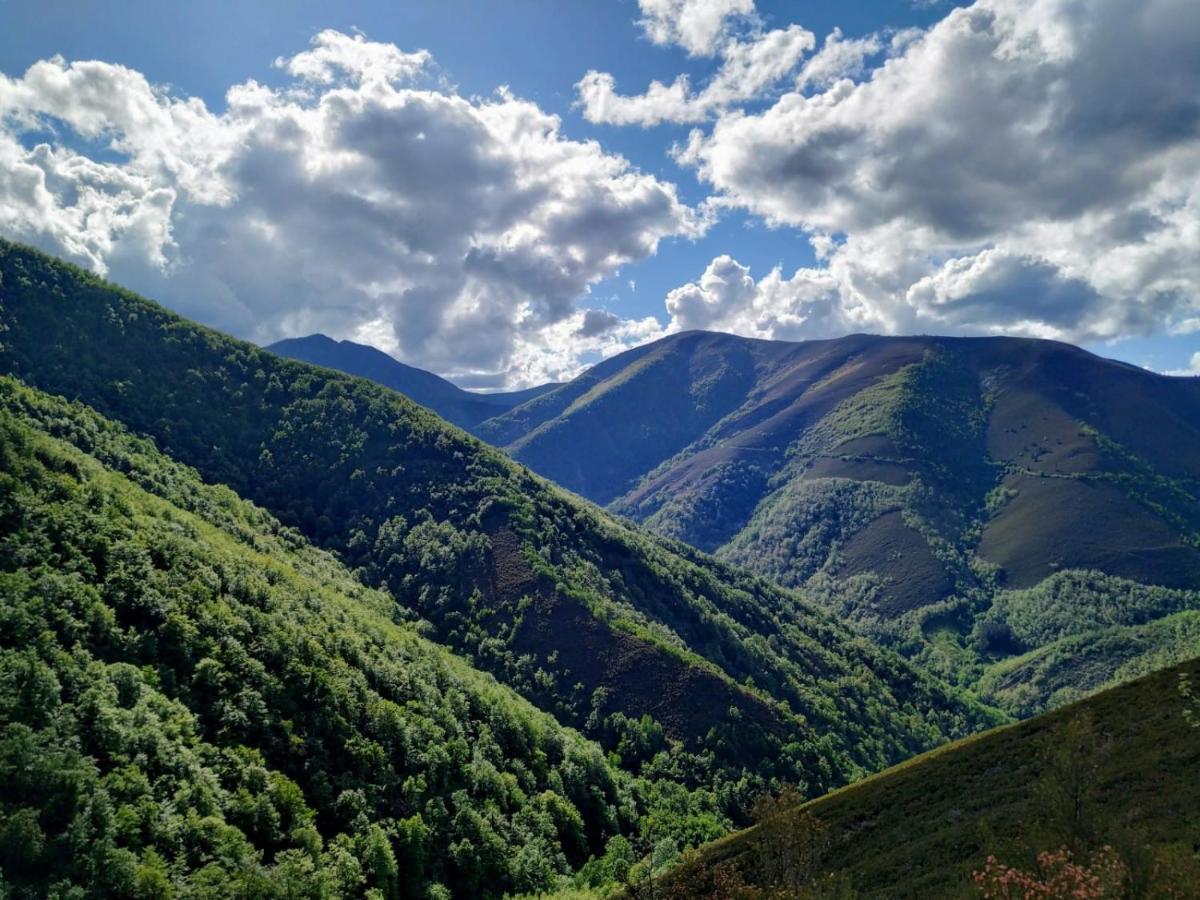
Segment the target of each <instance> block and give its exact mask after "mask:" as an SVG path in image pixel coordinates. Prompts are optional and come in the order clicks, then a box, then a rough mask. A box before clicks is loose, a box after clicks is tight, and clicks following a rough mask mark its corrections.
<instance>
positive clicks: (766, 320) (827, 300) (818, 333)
mask: <svg viewBox="0 0 1200 900" xmlns="http://www.w3.org/2000/svg"><path fill="white" fill-rule="evenodd" d="M666 303H667V312H668V313H669V314H670V316H671V319H670V323H669V325H668V330H670V331H688V330H691V329H704V330H707V331H729V332H733V333H736V334H742V335H746V336H748V337H761V338H768V339H774V340H799V339H803V338H812V337H823V336H826V335H832V334H842V333H845V331H846V330H847V328H848V325H849V320H848V319H847V318H846V317H845V316H844V315H843V311H842V309H841V306H840V303H839V297H838V285H837V281H836V279H835V278H834V277H833V276H832V275H831V274H830V273H829V272H826V271H822V270H819V269H804V268H802V269H799V270H798V271H796V272H795V273H794V274H793V275H792V276H791V277H790V278H785V277H784V275H783V271H782V269H781V268H779V267H776V268H774V269H772V270H771V271H770V272H769V273H768V274H767V275H766V276H764V277H763V278H761V279H759V280H758V281H755V280H754V278H753V277H752V276H751V274H750V269H749V267H748V266H744V265H742V264H741V263H739V262H738V261H737V260H735V259H733V258H732V257H730V256H728V255H722V256H718V257H717V258H716V259H714V260H713V261H712V262H711V263H709V265H708V267H707V268H706V269H705V270H704V274H703V275H701V276H700V278H699V280H698V281H694V282H690V283H688V284H685V285H682V286H681V287H678V288H675V289H674V290H672V291H671V292H670V293H669V294H667V301H666Z"/></svg>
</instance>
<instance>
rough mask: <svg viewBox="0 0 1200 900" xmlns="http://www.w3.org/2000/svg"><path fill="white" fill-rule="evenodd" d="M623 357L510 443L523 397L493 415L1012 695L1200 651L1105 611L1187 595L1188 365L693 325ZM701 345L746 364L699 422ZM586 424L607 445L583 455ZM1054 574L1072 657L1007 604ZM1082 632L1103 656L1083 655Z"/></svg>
mask: <svg viewBox="0 0 1200 900" xmlns="http://www.w3.org/2000/svg"><path fill="white" fill-rule="evenodd" d="M639 353H640V354H641V355H639V356H637V357H636V358H634V357H630V358H629V360H628V361H626V362H624V363H622V362H621V359H620V358H619V357H618V358H616V359H614V360H609V361H607V362H606V363H605V364H604V366H605V367H606V368H605V369H604V371H603V372H598V373H594V374H593V373H589V374H588V375H586V376H584V378H583V379H581V380H580V382H578V383H572V384H569V385H567V386H565V387H563V388H561V389H559V391H558V392H556V393H557V394H558V395H560V396H566V395H567V394H569V393H571V392H572V391H575V392H576V394H573V395H572V396H574V400H573V402H572V405H571V406H570V407H569V408H568V409H566V410H556V411H553V410H552V411H549V412H552V413H553V414H550V415H544V416H542V418H541V420H540V421H539V423H538V424H537V427H536V429H535V430H534V431H532V432H529V433H527V434H526V435H525V436H524V437H522V436H520V434H519V429H516V426H517V425H518V424H520V423H519V421H518V419H519V418H520V416H521V415H523V414H524V413H523V412H522V408H521V407H518V408H517V409H516V410H514V411H513V412H512V413H510V414H507V415H506V416H502V417H500V418H498V419H496V420H493V421H492V423H489V424H490V425H492V426H493V427H497V428H498V423H504V424H506V425H507V426H509V429H510V430H509V432H508V433H506V434H505V435H504V436H506V437H507V438H508V446H509V448H510V450H511V451H512V452H513V453H514V454H515V455H516V457H517V458H518V459H521V460H523V461H525V462H527V463H529V464H530V465H531V466H532V467H533V468H535V469H537V470H539V471H542V472H544V473H546V474H548V475H550V476H551V477H554V478H564V479H565V483H567V484H568V485H570V486H571V487H573V488H574V489H576V490H579V491H581V492H583V493H584V494H585V495H587V496H592V497H593V498H595V499H600V500H607V499H609V498H610V497H612V496H615V495H616V494H618V493H619V492H620V491H622V490H624V491H625V493H624V495H623V496H620V497H618V499H617V500H616V501H615V502H613V503H612V508H613V509H614V510H615V511H617V512H619V513H623V514H625V515H629V516H630V517H632V518H634V519H637V520H639V521H642V522H644V523H645V524H646V525H647V526H649V527H650V528H652V529H653V530H655V531H657V532H659V533H661V534H665V535H668V536H671V537H675V538H678V539H681V540H684V541H687V542H688V543H691V544H693V545H694V546H697V547H700V548H702V549H705V550H709V551H715V552H716V553H717V554H718V555H720V556H722V557H723V558H726V559H728V560H730V561H732V562H734V563H736V564H738V565H742V566H746V567H749V568H751V569H753V570H754V571H757V572H759V573H761V574H764V575H767V576H768V577H770V578H772V579H773V580H775V581H777V582H778V583H781V584H784V585H786V586H790V587H796V588H802V589H804V590H805V591H806V592H807V593H808V594H809V595H811V596H813V597H815V598H816V599H818V600H819V601H820V602H822V603H823V604H824V605H825V606H826V607H827V608H829V609H831V610H832V611H833V612H835V613H836V614H837V615H839V616H841V617H845V618H847V619H850V620H853V621H856V622H858V623H859V625H860V627H862V628H863V629H864V630H865V631H866V632H867V633H868V634H870V635H872V636H873V637H874V638H876V639H878V640H882V641H886V642H890V643H892V644H894V645H895V646H897V647H898V648H900V649H902V650H903V651H904V652H906V653H908V654H911V655H914V656H916V657H918V658H919V659H921V660H922V661H923V663H924V664H925V665H928V666H930V667H933V668H934V669H935V670H939V671H942V672H944V673H946V675H947V676H948V677H955V678H958V679H960V680H961V681H962V683H964V684H969V685H972V686H978V687H981V688H982V689H984V690H986V691H993V690H994V691H995V692H994V693H990V694H988V695H987V696H989V697H990V698H991V699H993V700H995V701H997V702H1000V703H1003V704H1004V705H1006V706H1007V707H1008V708H1009V709H1011V710H1013V711H1015V712H1020V713H1022V714H1024V713H1028V712H1031V711H1036V710H1038V709H1041V708H1044V707H1045V706H1046V705H1047V704H1052V703H1056V702H1061V701H1063V700H1065V699H1069V698H1071V697H1073V696H1078V694H1079V692H1080V691H1085V690H1092V689H1096V688H1097V687H1102V686H1104V685H1106V684H1111V683H1114V682H1115V681H1116V680H1118V679H1119V678H1121V677H1122V674H1121V673H1123V672H1128V671H1132V670H1135V669H1136V668H1137V665H1141V666H1142V667H1143V669H1145V668H1147V667H1148V666H1149V665H1150V664H1151V663H1152V662H1169V661H1174V660H1177V659H1179V658H1180V654H1185V655H1186V654H1187V653H1188V652H1189V648H1197V649H1200V646H1198V645H1195V644H1189V643H1188V640H1187V639H1186V637H1185V632H1184V631H1181V630H1180V629H1172V628H1167V627H1163V628H1159V629H1152V628H1151V629H1147V628H1142V629H1141V630H1140V631H1138V632H1137V633H1136V634H1135V633H1133V632H1128V633H1123V634H1122V633H1121V632H1122V630H1123V629H1128V628H1132V627H1140V626H1143V625H1145V624H1146V623H1147V621H1148V620H1147V619H1146V618H1145V617H1142V618H1140V619H1135V620H1130V621H1120V622H1117V621H1109V619H1110V618H1111V616H1110V613H1114V612H1119V611H1120V610H1121V609H1122V608H1123V607H1124V605H1125V604H1126V603H1127V601H1128V597H1129V595H1130V593H1131V592H1135V593H1136V592H1141V593H1143V594H1144V593H1149V594H1152V595H1154V596H1153V597H1150V598H1149V599H1147V600H1146V602H1144V603H1143V604H1142V606H1141V607H1140V608H1141V609H1143V611H1147V614H1148V615H1150V616H1151V617H1153V616H1158V615H1162V614H1164V613H1163V612H1154V611H1153V610H1154V609H1161V610H1166V609H1168V608H1170V609H1171V611H1178V610H1180V609H1187V608H1190V609H1200V503H1198V502H1197V498H1198V497H1200V456H1198V455H1197V454H1196V453H1195V452H1194V448H1195V446H1196V445H1197V443H1198V442H1200V425H1198V422H1200V379H1179V378H1175V379H1172V378H1165V377H1162V376H1158V375H1154V374H1152V373H1149V372H1146V371H1143V370H1139V369H1136V368H1134V367H1131V366H1126V365H1124V364H1120V363H1115V362H1111V361H1108V360H1102V359H1099V358H1098V357H1095V356H1092V355H1091V354H1088V353H1085V352H1084V351H1081V350H1078V349H1077V348H1073V347H1070V346H1068V345H1064V344H1056V343H1052V342H1047V341H1029V340H1012V339H963V340H956V339H942V338H872V337H868V336H862V335H855V336H851V337H848V338H844V339H839V340H836V341H819V342H808V343H803V344H781V343H777V344H764V342H756V341H748V340H744V339H741V338H735V337H731V336H728V335H706V334H688V335H680V336H675V337H672V338H669V339H667V340H665V341H663V342H660V343H659V344H656V345H652V346H651V347H650V348H649V349H646V348H642V349H641V350H640V351H639ZM739 354H740V355H739ZM660 359H661V360H666V359H669V360H671V361H672V366H671V370H670V371H671V375H670V377H667V376H666V375H664V374H663V372H662V371H660V369H661V368H662V366H661V365H659V366H658V367H655V366H651V365H648V364H647V360H660ZM715 360H723V361H726V362H727V364H728V365H729V366H730V367H734V366H736V365H738V364H739V363H738V362H737V361H738V360H741V363H740V364H741V365H742V366H743V372H742V376H743V377H742V381H741V382H739V383H738V389H737V392H736V393H735V394H734V395H731V398H730V402H731V403H735V404H736V405H735V406H733V408H732V409H724V408H723V410H722V411H723V412H724V414H723V415H721V416H716V415H714V416H712V417H710V418H706V419H698V418H696V417H695V415H694V411H693V404H691V403H690V399H689V397H690V389H689V387H688V384H687V383H686V379H687V377H688V373H689V372H691V371H699V370H703V369H704V368H705V367H706V366H708V367H710V368H711V367H713V366H714V365H715V362H714V361H715ZM747 360H749V361H747ZM750 376H753V378H750ZM681 379H683V381H684V383H682V384H677V383H676V382H678V381H680V380H681ZM585 380H586V382H587V383H586V385H585V384H584V383H583V382H584V381H585ZM585 388H586V389H585ZM548 396H554V395H553V394H552V395H548ZM678 409H682V410H683V414H682V417H681V418H680V419H679V421H682V422H688V423H690V425H689V429H690V430H689V429H682V428H679V427H678V426H677V425H676V419H675V414H676V410H678ZM585 423H586V424H585ZM672 429H675V430H674V431H673V430H672ZM700 431H702V433H697V432H700ZM599 432H604V433H605V434H606V435H607V438H606V443H603V446H604V447H605V448H606V449H605V455H606V456H608V457H612V456H617V457H619V462H617V463H614V462H611V461H610V462H606V463H605V464H603V465H601V464H596V465H594V466H593V465H592V464H591V457H590V455H589V454H590V453H591V450H592V448H598V447H600V446H601V442H599V441H597V440H595V439H593V438H591V437H587V436H588V435H592V434H593V433H599ZM501 433H502V432H501V431H500V430H497V434H501ZM583 438H587V439H583ZM688 439H690V443H687V444H686V445H684V442H685V441H687V440H688ZM531 441H532V444H531V443H530V442H531ZM533 444H536V445H537V447H538V448H539V449H537V451H536V452H534V451H533ZM566 448H569V450H570V452H566ZM581 460H582V462H581ZM568 465H569V466H571V467H573V469H572V471H571V472H567V471H565V469H564V468H563V467H564V466H568ZM616 467H624V468H623V469H622V471H621V473H620V475H619V477H617V478H615V479H609V480H607V481H606V478H607V476H608V475H609V474H611V472H612V470H614V469H615V468H616ZM638 469H640V470H641V473H642V476H643V477H642V478H641V480H640V481H637V482H636V483H634V484H633V486H632V487H629V485H630V484H631V483H633V482H634V481H635V480H636V474H635V473H636V471H637V470H638ZM585 476H586V477H585ZM597 483H598V484H597ZM627 488H628V489H627ZM626 489H627V490H626ZM1064 579H1066V580H1067V581H1069V582H1071V583H1072V584H1074V585H1077V586H1082V587H1081V591H1080V594H1079V602H1078V603H1077V604H1076V608H1075V609H1074V610H1073V611H1072V614H1073V615H1074V616H1075V618H1076V621H1077V622H1078V623H1080V624H1082V625H1086V626H1088V628H1087V629H1085V630H1087V631H1088V632H1089V633H1088V634H1083V633H1073V634H1072V635H1071V636H1070V642H1069V643H1070V647H1071V648H1072V653H1068V652H1067V645H1066V644H1061V645H1060V644H1059V642H1060V640H1062V639H1063V638H1062V636H1061V635H1050V634H1045V633H1041V632H1039V631H1038V630H1037V629H1031V628H1030V627H1028V626H1029V623H1028V622H1025V621H1023V619H1022V617H1027V615H1028V613H1027V612H1026V611H1024V610H1020V609H1018V607H1021V606H1022V604H1023V603H1024V601H1022V600H1021V598H1022V597H1025V596H1027V595H1031V596H1033V597H1035V598H1041V597H1044V596H1046V595H1051V594H1054V593H1055V592H1056V591H1058V588H1057V587H1056V585H1059V584H1061V583H1062V582H1063V580H1064ZM1025 605H1028V604H1025ZM1089 640H1090V641H1093V642H1094V643H1095V646H1096V647H1097V648H1100V647H1106V648H1109V649H1115V648H1117V647H1118V645H1119V646H1120V647H1121V650H1120V652H1113V653H1111V654H1110V655H1108V656H1107V657H1105V656H1104V655H1103V654H1101V653H1093V654H1090V655H1089V658H1088V661H1087V663H1086V666H1085V665H1081V664H1077V663H1076V662H1075V661H1074V657H1073V653H1074V651H1077V650H1079V649H1080V648H1083V647H1086V646H1087V644H1088V641H1089ZM1026 654H1033V657H1032V658H1033V659H1036V660H1038V663H1037V665H1036V666H1033V665H1019V664H1017V661H1018V659H1022V658H1024V657H1025V655H1026ZM1131 654H1133V655H1135V656H1136V655H1139V654H1140V656H1141V659H1142V662H1141V663H1140V664H1137V663H1134V664H1133V668H1132V669H1131V658H1130V657H1131ZM997 667H1000V668H1001V669H1002V670H1003V672H1004V674H1005V679H1004V680H1003V683H1002V681H1001V679H998V678H997V677H994V676H995V674H996V672H997V671H998V670H997Z"/></svg>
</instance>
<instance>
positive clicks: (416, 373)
mask: <svg viewBox="0 0 1200 900" xmlns="http://www.w3.org/2000/svg"><path fill="white" fill-rule="evenodd" d="M266 349H268V350H270V351H271V352H272V353H278V354H279V355H280V356H286V357H288V358H289V359H298V360H300V361H301V362H307V363H312V364H313V365H316V366H325V367H326V368H330V369H337V370H338V371H339V372H346V373H348V374H350V375H358V376H361V377H362V378H369V379H371V380H372V381H375V382H378V383H379V384H382V385H384V386H385V387H390V388H391V389H392V390H394V391H399V392H400V393H402V394H404V395H405V396H406V397H408V398H409V399H411V400H414V401H415V402H417V403H420V404H421V405H422V406H426V407H428V408H429V409H432V410H433V411H434V412H435V413H437V414H438V415H439V416H441V417H442V418H443V419H445V420H446V421H447V422H453V423H454V424H455V425H458V426H459V427H460V428H468V429H469V428H471V427H472V426H474V425H478V424H479V423H480V422H482V421H483V420H484V419H490V418H492V417H493V416H497V415H500V414H501V413H503V412H505V411H507V410H509V409H512V408H513V407H514V406H517V405H518V404H521V403H525V402H526V401H529V400H533V399H534V398H536V397H539V396H541V395H542V394H544V393H546V392H547V391H551V390H553V389H554V388H556V387H558V385H557V384H543V385H540V386H539V387H533V388H527V389H526V390H523V391H510V392H507V393H495V394H476V393H472V392H471V391H464V390H463V389H462V388H460V387H458V386H457V385H454V384H451V383H450V382H449V381H447V380H446V379H444V378H440V377H438V376H437V375H434V374H433V373H432V372H426V371H424V370H423V369H417V368H414V367H413V366H406V365H405V364H404V363H402V362H399V361H398V360H396V359H393V358H392V357H391V356H389V355H388V354H386V353H384V352H383V351H382V350H376V349H375V348H374V347H368V346H366V345H365V344H356V343H354V342H352V341H335V340H334V339H333V338H330V337H326V336H325V335H323V334H311V335H309V336H308V337H299V338H286V339H284V340H282V341H277V342H275V343H274V344H271V345H270V346H269V347H267V348H266Z"/></svg>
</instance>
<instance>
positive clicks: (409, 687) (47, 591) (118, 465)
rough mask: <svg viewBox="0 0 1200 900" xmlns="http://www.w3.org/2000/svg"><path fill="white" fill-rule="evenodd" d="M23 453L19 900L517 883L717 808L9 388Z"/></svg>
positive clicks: (265, 529)
mask: <svg viewBox="0 0 1200 900" xmlns="http://www.w3.org/2000/svg"><path fill="white" fill-rule="evenodd" d="M0 461H2V465H0V594H2V595H3V597H4V603H3V606H2V608H0V623H2V624H0V778H2V779H3V783H4V790H3V791H2V792H0V888H3V891H2V893H3V895H4V896H5V897H13V898H25V897H45V896H60V897H61V896H118V897H170V896H189V897H191V896H196V897H214V898H215V897H235V896H244V897H251V896H252V897H280V898H283V897H289V898H291V897H331V896H345V897H353V896H361V895H362V894H363V892H364V891H366V890H368V889H369V890H373V891H378V892H380V893H379V894H378V896H392V897H429V896H438V895H439V894H438V893H437V892H438V891H446V890H450V891H451V892H452V893H453V894H454V895H455V896H500V895H502V894H503V893H505V892H506V891H534V890H541V889H544V888H547V887H549V886H550V885H551V884H552V883H553V878H554V877H555V876H556V875H559V874H563V873H568V872H570V871H571V870H572V869H573V868H575V867H578V866H579V865H580V864H581V863H582V862H584V861H585V860H586V859H587V857H588V856H589V855H591V854H599V853H600V852H602V851H603V849H604V847H605V846H606V843H608V842H611V841H613V840H614V839H615V840H617V841H618V846H619V842H620V841H621V840H626V839H627V838H630V837H631V838H634V839H637V834H638V824H637V823H638V821H639V819H644V818H645V817H647V816H650V817H654V816H655V815H656V809H657V808H658V807H660V806H662V804H661V802H660V801H654V800H651V801H650V803H649V805H647V803H646V799H647V798H653V797H656V796H657V797H665V796H673V799H674V802H675V803H676V804H677V803H678V802H679V798H680V797H682V798H684V799H685V801H686V803H687V804H688V805H689V806H692V807H694V808H695V809H696V810H697V811H698V813H697V814H698V815H702V814H704V813H705V812H707V814H709V815H714V813H713V812H712V811H711V810H712V805H713V804H712V802H711V799H710V798H706V796H705V795H703V794H689V793H688V792H687V791H686V789H683V788H681V787H679V786H678V785H677V784H676V783H675V782H673V781H671V780H670V779H669V776H666V777H662V776H654V775H650V776H647V777H645V778H640V779H634V778H631V777H630V776H629V775H628V774H626V773H625V772H623V771H621V770H620V769H618V768H617V767H616V766H615V765H613V764H612V763H610V762H609V761H608V760H606V758H605V756H604V752H603V751H602V750H601V748H600V747H599V746H597V745H596V744H595V743H593V742H590V741H587V740H585V739H583V738H582V737H581V736H580V735H578V734H577V733H575V732H573V731H571V730H569V729H566V728H563V727H562V726H561V725H560V724H559V723H558V722H556V721H555V720H554V719H553V718H552V717H551V716H548V715H546V714H545V713H542V712H539V711H538V710H536V709H534V708H533V707H532V706H531V705H530V704H529V703H528V702H527V701H525V700H523V699H522V698H521V697H519V696H518V695H517V694H516V693H515V692H514V691H512V690H510V689H508V688H506V687H504V686H501V685H498V684H496V682H495V680H494V679H492V678H491V676H489V675H485V674H484V673H481V672H479V671H477V670H475V669H473V668H471V667H470V666H468V665H466V664H465V663H464V662H463V661H462V660H460V659H459V658H457V657H455V656H453V655H452V654H450V653H449V652H447V651H446V650H445V649H444V648H441V647H438V646H436V645H434V644H433V643H431V642H430V641H428V640H427V639H425V638H424V637H422V636H421V634H420V631H421V629H420V628H419V627H418V626H417V625H415V624H414V623H412V622H405V621H399V622H398V621H396V619H397V616H396V609H395V602H394V600H393V599H392V598H391V597H390V596H388V595H387V594H386V593H384V592H382V591H378V590H374V589H370V588H366V587H364V586H363V585H362V584H361V583H360V582H358V581H357V580H356V579H355V578H354V576H353V575H352V574H351V573H350V572H349V571H348V570H347V569H346V568H345V567H344V566H342V565H341V564H340V563H339V562H338V561H337V560H336V559H334V558H333V557H331V556H330V555H329V554H327V553H324V552H322V551H319V550H317V549H316V548H314V547H313V546H312V545H311V544H309V543H308V542H307V541H305V540H304V539H303V538H302V537H301V536H300V535H299V534H298V533H297V532H296V531H295V530H293V529H290V528H285V527H283V526H281V525H280V523H279V522H278V521H277V520H276V519H274V518H273V517H272V516H270V515H269V514H268V513H266V512H264V511H263V510H261V509H259V508H256V507H254V506H252V505H251V504H249V503H247V502H245V501H243V500H241V499H239V498H237V497H236V496H235V495H234V494H233V493H232V492H231V491H229V490H228V489H227V488H224V487H222V486H214V485H207V484H204V483H203V482H202V481H201V480H200V478H199V477H198V475H197V474H196V473H195V472H194V471H192V470H190V469H188V468H187V467H185V466H182V465H179V464H178V463H176V462H174V461H172V460H170V459H168V458H167V457H165V456H163V455H162V454H161V453H159V452H158V451H157V450H155V448H154V446H153V444H152V443H151V442H150V441H146V440H141V439H137V438H134V437H133V436H131V435H130V434H129V433H128V432H127V431H126V430H125V429H123V428H121V427H119V426H117V425H114V424H113V423H111V422H108V421H106V420H104V419H102V418H101V417H100V416H98V415H96V414H95V413H94V412H92V411H91V410H89V409H87V408H86V407H84V406H81V405H78V404H69V403H67V402H65V401H63V400H61V399H59V398H51V397H48V396H47V395H45V394H42V393H40V392H37V391H33V390H30V389H28V388H26V387H23V386H22V385H21V384H20V383H19V382H17V381H15V380H14V379H12V378H9V377H0ZM672 788H673V789H674V790H673V792H672V790H671V789H672ZM657 814H658V815H660V816H661V815H663V810H661V809H659V810H658V812H657ZM431 890H432V891H433V892H432V893H430V891H431Z"/></svg>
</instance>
